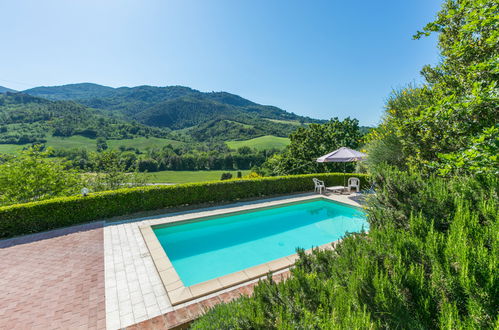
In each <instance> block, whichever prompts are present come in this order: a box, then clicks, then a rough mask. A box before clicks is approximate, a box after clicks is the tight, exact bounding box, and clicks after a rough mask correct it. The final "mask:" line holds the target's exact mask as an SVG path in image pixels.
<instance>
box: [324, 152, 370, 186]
mask: <svg viewBox="0 0 499 330" xmlns="http://www.w3.org/2000/svg"><path fill="white" fill-rule="evenodd" d="M366 157H367V155H366V154H365V153H363V152H360V151H357V150H353V149H350V148H347V147H341V148H339V149H337V150H335V151H333V152H330V153H328V154H327V155H324V156H322V157H319V158H317V160H316V161H317V162H318V163H345V166H343V186H345V184H346V182H345V181H346V179H345V172H346V163H349V162H358V161H361V160H363V159H364V158H366Z"/></svg>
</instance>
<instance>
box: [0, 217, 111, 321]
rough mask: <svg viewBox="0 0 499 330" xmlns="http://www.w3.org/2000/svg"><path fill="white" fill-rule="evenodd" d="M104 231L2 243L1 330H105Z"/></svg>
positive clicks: (75, 230)
mask: <svg viewBox="0 0 499 330" xmlns="http://www.w3.org/2000/svg"><path fill="white" fill-rule="evenodd" d="M102 225H103V224H102V223H101V222H98V223H91V224H85V225H80V226H73V227H70V228H64V229H59V230H54V231H51V232H46V233H40V234H34V235H27V236H23V237H19V238H14V239H10V240H3V241H0V260H1V262H2V267H0V279H2V280H1V283H0V284H1V288H2V289H1V290H0V302H1V303H0V329H4V328H5V329H26V328H33V329H57V328H60V329H88V328H93V329H105V300H104V299H105V297H104V246H103V229H102Z"/></svg>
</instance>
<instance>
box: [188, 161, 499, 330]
mask: <svg viewBox="0 0 499 330" xmlns="http://www.w3.org/2000/svg"><path fill="white" fill-rule="evenodd" d="M379 176H381V174H379ZM384 176H385V180H383V181H380V182H377V183H378V185H379V187H378V190H377V196H376V197H375V198H374V199H372V200H371V201H370V208H369V209H368V214H369V221H370V222H371V223H372V221H373V219H375V220H376V222H375V225H374V226H371V228H370V232H369V234H368V235H367V234H365V233H360V234H351V235H347V237H346V238H345V239H344V240H343V241H342V242H341V243H340V244H338V245H337V248H336V249H335V250H334V251H330V250H327V251H318V250H316V251H314V252H313V253H312V254H311V255H306V254H304V253H303V251H299V254H300V259H299V260H298V261H297V263H296V267H295V268H294V269H293V270H292V277H291V278H289V279H288V280H286V281H285V282H281V283H274V282H272V281H271V279H269V280H266V281H262V282H260V283H259V284H258V285H257V286H256V287H255V291H254V294H253V296H252V297H251V298H247V297H245V298H241V299H239V300H236V301H233V302H231V303H229V304H223V305H219V306H216V307H215V308H214V309H212V310H211V311H209V312H208V313H207V314H206V315H205V316H203V317H202V318H201V319H199V320H198V321H196V322H195V323H194V324H193V326H192V328H193V329H275V328H279V329H330V328H337V329H360V328H362V329H373V328H408V329H435V328H446V329H492V328H495V327H497V324H498V323H497V322H498V321H499V319H498V316H497V306H499V289H498V288H499V277H498V276H497V274H498V273H499V265H498V263H497V256H498V255H499V237H498V235H497V232H498V230H499V227H498V225H499V221H498V218H497V214H498V212H499V202H498V196H497V194H498V189H499V184H498V183H499V181H498V180H497V178H494V177H489V178H487V180H475V179H473V178H458V179H454V180H444V179H441V178H429V179H425V180H423V179H422V178H420V177H419V176H418V175H416V174H405V173H403V172H396V171H387V172H385V173H384ZM395 181H400V182H402V184H401V185H400V187H399V188H398V189H399V190H398V191H397V192H396V194H395V198H393V199H392V198H389V197H388V196H387V195H389V194H392V193H394V190H393V186H394V185H393V184H392V183H393V182H395ZM411 181H414V182H415V183H414V184H411ZM484 182H488V184H486V185H484V184H483V183H484ZM470 192H474V197H473V198H470ZM402 196H403V198H402ZM421 199H425V201H420V200H421ZM402 203H403V204H404V207H400V206H401V204H402ZM443 224H445V225H443Z"/></svg>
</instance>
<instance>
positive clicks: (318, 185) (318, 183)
mask: <svg viewBox="0 0 499 330" xmlns="http://www.w3.org/2000/svg"><path fill="white" fill-rule="evenodd" d="M312 180H313V181H314V185H315V187H314V191H315V192H317V191H319V194H322V190H323V189H326V186H325V185H324V181H321V180H319V179H317V178H313V179H312Z"/></svg>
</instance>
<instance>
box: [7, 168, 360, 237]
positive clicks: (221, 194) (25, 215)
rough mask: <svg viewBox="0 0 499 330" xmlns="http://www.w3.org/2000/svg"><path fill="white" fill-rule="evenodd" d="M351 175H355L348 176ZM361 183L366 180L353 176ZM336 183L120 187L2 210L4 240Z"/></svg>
mask: <svg viewBox="0 0 499 330" xmlns="http://www.w3.org/2000/svg"><path fill="white" fill-rule="evenodd" d="M347 175H348V176H349V175H351V174H347ZM355 176H356V177H359V178H360V179H361V182H362V185H363V186H364V187H365V186H366V184H367V176H365V175H363V174H355ZM313 177H317V178H319V179H320V180H323V181H325V182H326V184H327V185H338V184H341V183H342V182H343V180H344V178H343V174H342V173H328V174H312V175H296V176H285V177H271V178H254V179H248V180H246V179H242V180H241V179H236V180H226V181H216V182H205V183H191V184H182V185H173V186H147V187H138V188H122V189H118V190H114V191H107V192H97V193H91V194H90V195H88V196H85V197H83V196H72V197H62V198H56V199H51V200H46V201H39V202H32V203H26V204H18V205H11V206H4V207H0V238H6V237H12V236H16V235H22V234H28V233H34V232H38V231H43V230H48V229H53V228H58V227H61V226H69V225H73V224H77V223H82V222H87V221H92V220H97V219H104V218H108V217H112V216H118V215H126V214H131V213H134V212H140V211H148V210H157V209H162V208H169V207H179V206H183V205H189V204H190V205H194V204H201V203H210V202H221V201H236V200H238V199H241V198H250V197H260V196H272V195H279V194H289V193H296V192H303V191H311V190H312V189H313V182H312V178H313Z"/></svg>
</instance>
